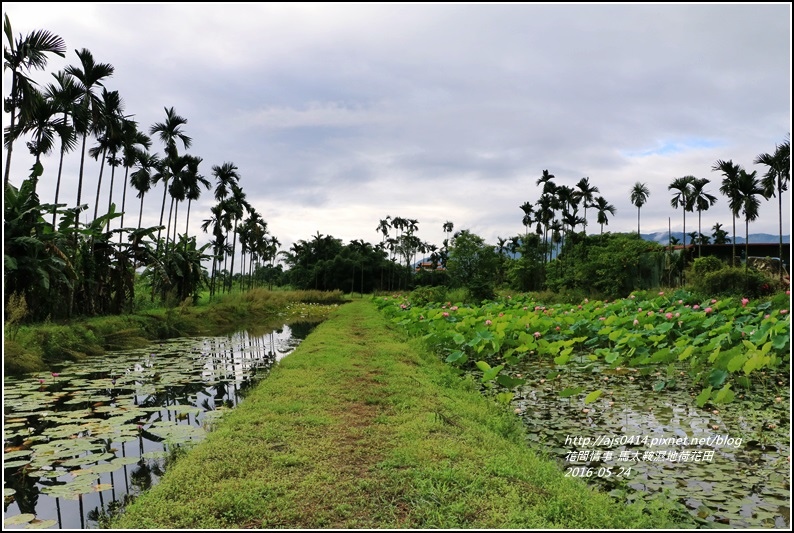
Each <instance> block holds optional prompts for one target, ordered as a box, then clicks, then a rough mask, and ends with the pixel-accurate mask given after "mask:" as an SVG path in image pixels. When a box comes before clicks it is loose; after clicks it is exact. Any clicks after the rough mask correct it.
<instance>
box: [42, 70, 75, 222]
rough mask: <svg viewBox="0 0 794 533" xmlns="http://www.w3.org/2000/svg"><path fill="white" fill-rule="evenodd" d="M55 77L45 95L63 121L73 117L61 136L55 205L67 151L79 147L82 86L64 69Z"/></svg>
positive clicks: (54, 75)
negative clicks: (69, 125) (78, 123)
mask: <svg viewBox="0 0 794 533" xmlns="http://www.w3.org/2000/svg"><path fill="white" fill-rule="evenodd" d="M53 77H54V78H55V80H56V81H57V82H58V85H54V84H52V83H50V84H48V85H47V89H46V92H45V95H46V97H47V98H48V99H50V100H52V101H53V102H55V105H57V106H58V108H59V109H60V111H61V112H62V113H63V123H64V124H67V125H68V124H69V117H70V116H71V117H72V124H71V127H70V129H69V136H68V138H61V154H60V157H59V159H58V180H57V182H56V184H55V200H53V205H55V206H57V205H58V198H59V196H60V191H61V175H62V174H63V158H64V155H66V152H68V151H71V150H74V149H75V148H76V147H77V132H76V129H75V127H74V124H75V123H76V121H77V120H80V118H79V117H76V116H75V115H76V114H77V113H78V112H79V110H80V107H79V106H78V105H77V104H78V102H79V101H80V95H81V92H80V88H79V87H78V86H77V85H76V84H75V83H74V78H72V77H70V76H69V75H67V74H66V72H64V71H60V72H58V73H54V74H53ZM56 211H57V209H53V211H52V225H53V226H55V215H56Z"/></svg>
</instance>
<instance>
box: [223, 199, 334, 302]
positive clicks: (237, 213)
mask: <svg viewBox="0 0 794 533" xmlns="http://www.w3.org/2000/svg"><path fill="white" fill-rule="evenodd" d="M226 203H227V208H226V209H227V211H228V212H229V213H230V215H231V216H232V218H233V219H234V230H233V231H232V264H231V267H230V268H229V272H230V273H231V275H232V277H233V276H234V256H235V254H236V247H237V223H238V222H239V221H240V219H242V218H243V208H245V209H246V211H248V212H249V213H250V212H251V205H250V204H249V203H248V202H247V201H246V199H245V192H243V190H242V189H241V188H240V187H238V186H237V184H232V186H231V196H229V199H228V201H227V202H226ZM318 233H319V232H318ZM232 277H230V278H229V292H231V291H232Z"/></svg>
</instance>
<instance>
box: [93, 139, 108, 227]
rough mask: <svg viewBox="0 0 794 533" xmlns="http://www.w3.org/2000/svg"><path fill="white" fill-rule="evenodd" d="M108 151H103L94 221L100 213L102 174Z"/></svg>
mask: <svg viewBox="0 0 794 533" xmlns="http://www.w3.org/2000/svg"><path fill="white" fill-rule="evenodd" d="M106 152H107V149H103V150H102V165H101V166H100V167H99V181H98V182H97V184H96V200H95V201H94V220H96V215H97V213H98V212H99V192H100V191H101V189H102V173H103V172H104V171H105V153H106Z"/></svg>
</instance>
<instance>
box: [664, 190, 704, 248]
mask: <svg viewBox="0 0 794 533" xmlns="http://www.w3.org/2000/svg"><path fill="white" fill-rule="evenodd" d="M695 179H697V178H695V177H694V176H684V177H683V178H675V179H674V180H673V182H672V183H671V184H670V185H669V186H668V187H667V190H668V191H676V192H675V194H673V198H672V199H671V200H670V205H672V206H673V207H674V208H676V209H678V207H679V206H681V210H682V211H683V212H684V231H683V234H684V246H686V212H687V211H691V210H692V208H691V204H690V200H689V199H690V197H691V196H692V181H693V180H695Z"/></svg>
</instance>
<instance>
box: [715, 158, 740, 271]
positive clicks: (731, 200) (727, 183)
mask: <svg viewBox="0 0 794 533" xmlns="http://www.w3.org/2000/svg"><path fill="white" fill-rule="evenodd" d="M711 170H712V172H716V171H720V172H722V175H723V178H722V183H721V184H720V194H722V195H723V196H726V197H727V198H728V208H729V209H730V210H731V215H732V217H733V239H732V241H733V246H732V251H731V254H732V256H731V266H736V217H738V216H739V211H741V209H742V205H741V194H740V192H739V171H740V170H741V167H740V166H739V165H737V164H735V163H734V162H733V161H731V160H730V159H729V160H728V161H723V160H721V159H720V160H717V162H716V163H715V164H714V166H712V167H711Z"/></svg>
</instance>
